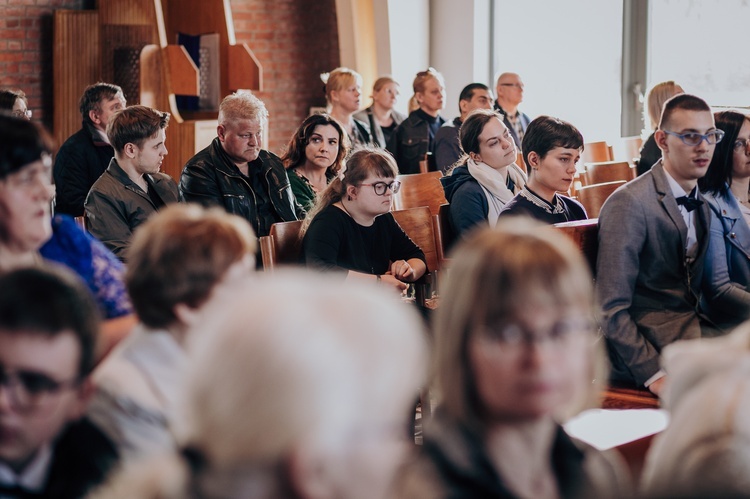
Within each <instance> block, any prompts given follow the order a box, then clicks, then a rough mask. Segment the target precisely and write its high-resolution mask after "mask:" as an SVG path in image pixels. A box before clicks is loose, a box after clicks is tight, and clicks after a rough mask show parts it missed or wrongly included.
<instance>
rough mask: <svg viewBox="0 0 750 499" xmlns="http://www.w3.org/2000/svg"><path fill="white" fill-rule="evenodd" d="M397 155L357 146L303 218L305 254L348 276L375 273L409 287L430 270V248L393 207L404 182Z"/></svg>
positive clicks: (402, 287) (370, 276)
mask: <svg viewBox="0 0 750 499" xmlns="http://www.w3.org/2000/svg"><path fill="white" fill-rule="evenodd" d="M397 173H398V170H397V168H396V164H395V162H394V161H393V157H391V155H390V154H388V153H387V152H386V151H382V150H378V149H369V148H366V149H361V150H358V151H355V152H354V153H353V154H352V155H351V156H350V157H349V159H348V160H347V161H346V168H345V170H344V172H343V175H342V176H340V177H339V178H336V179H334V181H333V182H331V183H330V184H329V185H328V188H327V189H326V190H325V191H324V192H323V194H322V195H321V196H320V198H319V199H318V202H317V204H316V205H315V208H313V210H312V211H311V212H310V213H308V215H307V218H306V219H305V222H304V224H303V228H302V230H303V234H304V239H303V241H302V247H303V253H304V259H305V262H306V263H307V265H308V266H310V267H313V268H318V269H321V270H341V271H344V272H346V274H347V278H352V279H357V278H364V279H372V280H377V281H378V282H381V281H382V282H383V283H384V284H387V285H389V286H392V287H394V288H396V289H398V290H400V291H404V290H405V289H406V288H407V287H408V285H407V283H409V282H414V281H416V280H417V279H419V278H420V277H422V275H424V273H425V272H426V271H427V263H426V260H425V256H424V253H423V252H422V250H421V249H419V247H418V246H417V245H416V244H414V242H413V241H412V240H411V239H409V237H408V236H407V235H406V234H405V233H404V231H403V230H402V229H401V227H400V226H399V225H398V223H397V222H396V220H395V219H394V218H393V215H392V214H391V213H389V212H390V210H391V202H392V198H393V194H394V193H396V192H398V189H399V187H400V185H401V184H400V183H399V181H398V180H396V174H397Z"/></svg>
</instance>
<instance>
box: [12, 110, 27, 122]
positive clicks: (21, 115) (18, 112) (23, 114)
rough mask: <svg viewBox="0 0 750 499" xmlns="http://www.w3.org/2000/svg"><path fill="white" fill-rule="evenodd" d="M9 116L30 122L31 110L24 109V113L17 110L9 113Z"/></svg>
mask: <svg viewBox="0 0 750 499" xmlns="http://www.w3.org/2000/svg"><path fill="white" fill-rule="evenodd" d="M10 114H11V115H13V116H15V117H16V118H26V119H27V120H30V119H31V114H32V113H31V109H26V110H24V111H21V110H20V109H17V110H15V111H11V112H10Z"/></svg>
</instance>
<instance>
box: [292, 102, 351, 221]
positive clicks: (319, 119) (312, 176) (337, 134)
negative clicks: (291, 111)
mask: <svg viewBox="0 0 750 499" xmlns="http://www.w3.org/2000/svg"><path fill="white" fill-rule="evenodd" d="M349 149H350V142H349V137H348V136H347V134H346V133H344V129H343V128H341V125H340V124H339V122H338V121H336V120H335V119H333V118H332V117H331V116H330V115H328V114H313V115H312V116H310V117H308V118H307V119H306V120H305V121H303V122H302V125H300V127H299V128H298V129H297V131H295V132H294V135H292V139H291V140H290V141H289V146H288V150H287V152H286V154H285V155H284V157H283V158H281V161H282V162H283V163H284V167H285V168H286V171H287V173H288V174H289V183H290V184H291V186H292V193H294V196H295V197H296V198H297V202H298V203H299V204H301V205H302V207H303V208H304V209H305V211H310V210H311V209H312V207H313V205H314V204H315V199H316V198H317V196H318V194H320V193H321V192H323V191H324V190H325V188H326V186H328V184H330V183H331V181H332V180H333V179H334V178H336V175H338V173H339V172H340V171H341V168H342V167H343V166H344V158H346V156H347V155H348V154H349Z"/></svg>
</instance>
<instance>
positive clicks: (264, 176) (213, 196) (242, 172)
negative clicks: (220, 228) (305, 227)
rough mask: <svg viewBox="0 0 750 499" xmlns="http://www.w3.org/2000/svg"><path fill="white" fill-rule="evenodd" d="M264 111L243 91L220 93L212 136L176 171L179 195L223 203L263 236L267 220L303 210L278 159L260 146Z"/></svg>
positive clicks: (268, 224) (282, 218)
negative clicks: (217, 123) (217, 124)
mask: <svg viewBox="0 0 750 499" xmlns="http://www.w3.org/2000/svg"><path fill="white" fill-rule="evenodd" d="M267 119H268V111H267V110H266V106H265V105H264V104H263V101H261V100H260V99H258V98H257V97H255V96H254V95H253V94H252V93H250V92H248V91H238V92H235V93H233V94H231V95H228V96H227V97H225V98H224V100H223V101H222V102H221V105H220V106H219V126H218V127H217V128H216V132H217V137H216V138H215V139H214V140H213V142H211V144H210V145H209V146H208V147H206V148H205V149H203V150H202V151H200V152H199V153H198V154H196V155H195V156H193V157H192V158H191V159H190V160H189V161H188V162H187V164H186V165H185V168H184V169H183V170H182V175H181V176H180V196H181V198H182V199H183V200H185V201H187V202H197V203H200V204H203V205H206V206H211V205H218V206H223V207H224V209H225V210H227V211H228V212H229V213H232V214H235V215H239V216H241V217H243V218H245V219H246V220H247V221H248V222H250V224H252V226H253V229H254V230H255V233H256V234H257V235H258V236H259V237H260V236H267V235H268V232H269V231H270V229H271V225H272V224H274V223H276V222H290V221H293V220H297V219H298V217H299V218H302V217H303V216H304V214H305V213H304V210H303V209H302V207H301V206H300V205H299V203H297V201H296V200H295V198H294V194H292V189H291V187H290V184H289V177H287V174H286V170H285V169H284V165H283V163H282V162H281V159H279V157H278V156H276V155H275V154H273V153H271V152H269V151H266V150H264V149H261V139H262V136H263V126H265V124H266V121H267Z"/></svg>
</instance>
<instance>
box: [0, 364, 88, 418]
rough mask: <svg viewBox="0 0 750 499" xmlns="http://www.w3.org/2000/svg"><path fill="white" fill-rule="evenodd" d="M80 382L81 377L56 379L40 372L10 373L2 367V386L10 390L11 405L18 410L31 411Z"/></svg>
mask: <svg viewBox="0 0 750 499" xmlns="http://www.w3.org/2000/svg"><path fill="white" fill-rule="evenodd" d="M79 383H80V378H79V377H76V378H75V379H72V380H67V381H56V380H54V379H52V378H50V377H49V376H47V375H46V374H42V373H40V372H34V371H16V372H12V373H9V372H6V371H5V370H4V369H3V368H0V387H3V388H5V389H6V390H8V393H9V395H10V401H11V405H12V406H13V407H14V408H15V409H16V410H18V411H30V410H32V409H34V408H36V407H39V406H41V405H43V404H44V403H45V401H48V400H50V398H51V397H52V396H53V395H55V394H56V393H58V392H60V391H61V390H64V389H68V388H73V387H75V386H77V385H78V384H79Z"/></svg>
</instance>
